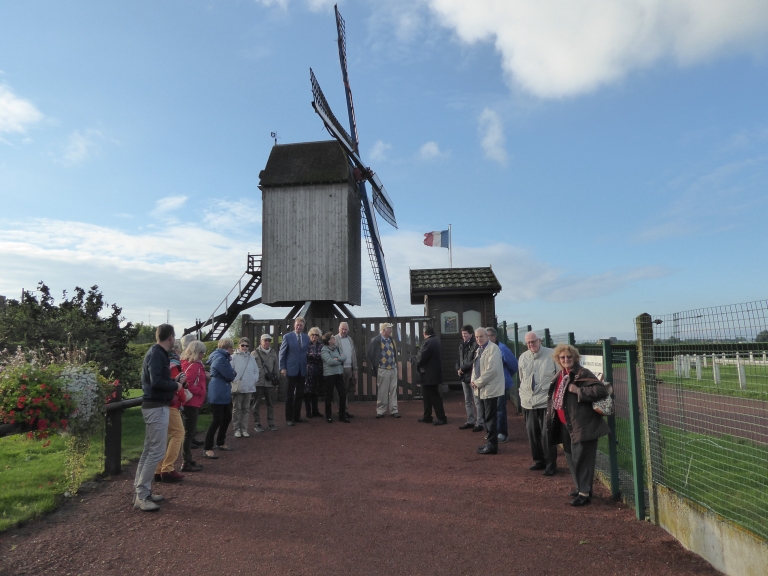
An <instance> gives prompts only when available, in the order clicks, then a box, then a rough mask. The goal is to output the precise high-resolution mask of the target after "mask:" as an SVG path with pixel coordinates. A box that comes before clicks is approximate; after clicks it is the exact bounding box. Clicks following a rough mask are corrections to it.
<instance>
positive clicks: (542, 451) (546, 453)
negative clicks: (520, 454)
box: [523, 408, 557, 472]
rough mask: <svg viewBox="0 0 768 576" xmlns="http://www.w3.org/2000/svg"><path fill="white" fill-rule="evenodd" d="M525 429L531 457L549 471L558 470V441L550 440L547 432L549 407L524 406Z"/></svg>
mask: <svg viewBox="0 0 768 576" xmlns="http://www.w3.org/2000/svg"><path fill="white" fill-rule="evenodd" d="M523 415H524V417H525V431H526V432H527V433H528V444H529V445H530V446H531V457H532V458H533V461H534V462H535V463H536V464H542V465H544V466H545V467H546V470H547V471H549V472H557V443H556V442H552V443H550V441H549V435H548V434H547V409H546V408H533V409H531V410H528V409H527V408H523Z"/></svg>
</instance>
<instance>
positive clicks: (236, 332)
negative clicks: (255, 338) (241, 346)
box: [229, 314, 243, 341]
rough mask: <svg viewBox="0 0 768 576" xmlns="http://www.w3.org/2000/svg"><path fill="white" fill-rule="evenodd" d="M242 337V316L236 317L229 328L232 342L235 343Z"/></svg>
mask: <svg viewBox="0 0 768 576" xmlns="http://www.w3.org/2000/svg"><path fill="white" fill-rule="evenodd" d="M242 335H243V315H242V314H240V315H238V317H237V318H235V321H234V322H232V326H230V327H229V336H230V338H232V339H233V340H235V341H237V340H239V339H240V337H241V336H242Z"/></svg>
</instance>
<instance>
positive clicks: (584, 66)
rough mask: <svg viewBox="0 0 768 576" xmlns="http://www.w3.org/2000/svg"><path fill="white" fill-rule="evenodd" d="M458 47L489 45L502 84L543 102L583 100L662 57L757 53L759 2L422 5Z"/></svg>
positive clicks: (764, 6) (431, 1) (518, 0)
mask: <svg viewBox="0 0 768 576" xmlns="http://www.w3.org/2000/svg"><path fill="white" fill-rule="evenodd" d="M426 1H427V3H428V5H429V6H430V8H431V9H432V10H433V11H434V12H435V13H436V14H437V16H438V18H439V19H440V21H441V23H442V24H443V25H444V26H446V27H448V28H451V29H453V30H454V31H455V32H456V34H457V35H458V37H459V38H460V39H461V40H462V41H464V42H466V43H475V42H484V41H490V42H493V43H494V44H495V46H496V49H497V51H498V52H499V53H500V54H501V57H502V67H503V69H504V71H505V72H506V74H507V75H508V78H509V79H510V81H511V82H512V83H513V84H515V85H517V86H519V87H521V88H522V89H524V90H526V91H528V92H530V93H532V94H534V95H536V96H539V97H544V98H557V97H563V96H572V95H576V94H582V93H587V92H590V91H592V90H595V89H597V88H599V87H600V86H603V85H606V84H610V83H613V82H616V81H617V80H620V79H621V78H622V77H624V76H625V75H626V74H627V73H629V72H631V71H632V70H635V69H639V68H644V67H647V66H650V65H651V64H653V63H655V62H657V61H659V60H661V59H665V58H670V59H673V60H674V61H676V62H677V63H678V64H679V65H681V66H686V65H691V64H694V63H698V62H701V61H703V60H706V59H707V58H711V57H713V56H715V55H717V54H720V53H723V52H725V51H728V50H732V51H755V50H759V49H764V48H765V46H766V41H765V38H766V35H767V34H768V3H766V2H765V1H763V0H707V1H700V0H624V1H622V2H615V1H614V0H580V1H571V2H562V1H560V0H474V1H473V2H466V1H465V0H426Z"/></svg>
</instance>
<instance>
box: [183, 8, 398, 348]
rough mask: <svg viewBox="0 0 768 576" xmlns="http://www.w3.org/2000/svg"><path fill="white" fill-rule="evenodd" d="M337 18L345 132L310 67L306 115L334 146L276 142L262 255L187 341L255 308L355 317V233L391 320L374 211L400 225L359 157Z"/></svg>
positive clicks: (251, 260) (263, 182) (211, 335)
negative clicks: (315, 119)
mask: <svg viewBox="0 0 768 576" xmlns="http://www.w3.org/2000/svg"><path fill="white" fill-rule="evenodd" d="M335 12H336V28H337V33H338V46H339V62H340V64H341V73H342V78H343V80H344V90H345V94H346V98H347V112H348V115H349V126H350V132H347V131H346V130H345V129H344V128H343V127H342V125H341V123H340V122H339V121H338V120H337V119H336V116H334V114H333V112H332V111H331V108H330V106H329V105H328V101H327V100H326V98H325V96H324V94H323V91H322V90H321V89H320V85H319V83H318V82H317V78H315V74H314V72H313V71H312V69H311V68H310V80H311V83H312V95H313V97H314V101H313V102H312V107H313V108H314V110H315V112H317V114H318V115H319V116H320V118H321V119H322V120H323V123H324V124H325V127H326V129H327V130H328V131H329V132H330V133H331V135H332V136H333V137H334V139H335V141H334V140H329V141H325V142H301V143H295V144H277V135H276V134H274V133H273V134H272V137H273V138H275V145H274V146H273V148H272V151H271V152H270V155H269V159H268V161H267V165H266V167H265V168H264V170H262V171H261V172H260V173H259V178H260V182H259V188H260V189H261V191H262V210H263V213H262V254H261V255H257V256H255V255H250V254H249V255H248V267H247V269H246V272H245V273H244V274H243V276H242V277H241V278H240V280H238V282H237V284H235V286H234V287H233V288H232V290H230V292H229V294H227V296H226V297H225V298H224V300H223V301H222V302H221V303H220V304H219V306H218V307H217V308H216V310H214V312H213V313H212V314H211V315H210V317H209V318H208V319H207V320H205V321H198V322H197V323H196V324H195V325H194V326H191V327H190V328H187V329H186V330H185V331H184V333H185V334H188V333H191V332H199V331H201V330H203V329H204V328H208V330H209V331H208V332H207V333H205V334H204V335H203V336H202V337H203V339H214V340H215V339H218V338H219V337H221V336H222V335H223V334H224V333H225V332H226V331H227V329H228V328H229V327H230V326H231V325H232V323H233V322H234V321H235V319H236V318H237V316H238V314H240V313H242V312H244V311H245V310H248V309H249V308H251V307H253V306H256V305H258V304H266V305H268V306H278V307H290V308H291V310H290V312H289V314H288V317H289V318H292V317H295V316H297V315H300V316H309V317H315V318H331V317H336V316H341V317H351V316H352V313H351V312H350V311H349V309H348V308H347V307H346V304H360V303H361V286H360V284H361V280H360V277H361V271H360V233H361V231H362V234H363V235H364V236H365V240H366V245H367V249H368V257H369V259H370V261H371V265H372V267H373V275H374V278H375V280H376V285H377V287H378V289H379V294H380V295H381V299H382V302H383V304H384V309H385V311H386V314H387V316H389V317H394V316H395V315H396V311H395V301H394V298H393V296H392V288H391V287H390V284H389V276H388V274H387V266H386V263H385V261H384V250H383V249H382V246H381V238H380V236H379V229H378V225H377V223H376V216H375V214H374V210H375V211H376V212H378V213H379V215H380V216H381V217H382V218H384V220H385V221H387V222H388V223H389V224H391V225H392V226H394V227H395V228H397V221H396V220H395V213H394V209H393V207H392V201H391V200H390V198H389V196H388V195H387V192H386V190H385V189H384V185H383V184H382V183H381V180H379V177H378V176H377V175H376V174H375V173H374V172H373V171H372V170H371V169H370V168H369V167H367V166H366V165H365V163H364V162H363V161H362V159H361V158H360V153H359V148H360V146H359V141H358V136H357V125H356V123H355V109H354V106H353V104H352V91H351V89H350V87H349V74H348V72H347V56H346V37H345V26H344V19H343V18H342V17H341V15H340V14H339V10H338V7H336V8H335ZM366 182H368V183H369V184H370V185H371V189H372V195H371V196H372V197H369V196H368V191H367V187H366ZM259 288H261V293H260V294H258V293H257V291H258V289H259Z"/></svg>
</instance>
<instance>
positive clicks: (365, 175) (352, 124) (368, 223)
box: [309, 5, 397, 317]
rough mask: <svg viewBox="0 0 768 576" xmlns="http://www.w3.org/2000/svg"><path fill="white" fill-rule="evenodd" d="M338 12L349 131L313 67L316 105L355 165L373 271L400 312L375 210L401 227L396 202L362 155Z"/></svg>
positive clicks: (390, 306)
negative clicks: (338, 115)
mask: <svg viewBox="0 0 768 576" xmlns="http://www.w3.org/2000/svg"><path fill="white" fill-rule="evenodd" d="M333 9H334V12H335V14H336V31H337V42H338V45H339V64H340V65H341V76H342V79H343V81H344V93H345V95H346V97H347V114H348V115H349V132H347V131H346V130H345V129H344V128H343V127H342V125H341V123H340V122H339V121H338V119H337V118H336V116H335V115H334V114H333V112H332V111H331V107H330V106H329V105H328V101H327V100H326V98H325V95H324V94H323V91H322V89H321V88H320V84H319V83H318V81H317V78H316V77H315V73H314V72H313V71H312V69H311V68H310V69H309V76H310V82H311V83H312V96H313V97H314V101H313V102H312V107H313V108H314V109H315V112H317V115H318V116H320V118H321V119H322V121H323V124H325V128H326V129H327V130H328V132H329V133H330V134H331V136H333V137H334V138H335V139H336V140H337V141H338V142H339V144H341V146H342V148H343V149H344V151H345V152H346V154H347V158H348V160H349V164H350V166H351V167H352V170H353V174H354V178H355V181H356V183H357V190H358V193H359V195H360V210H361V216H362V218H361V224H362V229H363V234H364V235H365V241H366V245H367V248H368V258H369V259H370V261H371V266H372V268H373V275H374V278H375V279H376V286H377V287H378V289H379V294H380V295H381V300H382V302H383V304H384V308H385V310H386V313H387V315H388V316H390V317H394V316H395V315H396V312H395V300H394V298H393V296H392V288H391V287H390V284H389V275H388V274H387V265H386V263H385V261H384V250H383V248H382V246H381V238H380V236H379V227H378V224H377V223H376V215H375V214H374V210H376V212H378V213H379V215H381V217H382V218H384V220H386V221H387V222H388V223H389V224H391V225H392V226H394V227H395V228H397V221H396V220H395V211H394V208H393V206H392V200H390V198H389V195H388V194H387V191H386V190H385V189H384V185H383V184H382V183H381V180H379V177H378V176H377V175H376V173H375V172H373V171H372V170H371V169H370V168H369V167H368V166H366V165H365V163H364V162H363V161H362V159H361V158H360V142H359V139H358V134H357V123H356V121H355V107H354V104H353V102H352V89H351V88H350V86H349V72H348V71H347V41H346V26H345V24H344V18H342V17H341V14H340V13H339V7H338V5H336V6H334V7H333ZM366 181H367V182H368V183H369V184H370V185H371V189H372V196H373V200H372V201H371V199H370V198H369V197H368V191H367V189H366V185H365V183H366Z"/></svg>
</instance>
